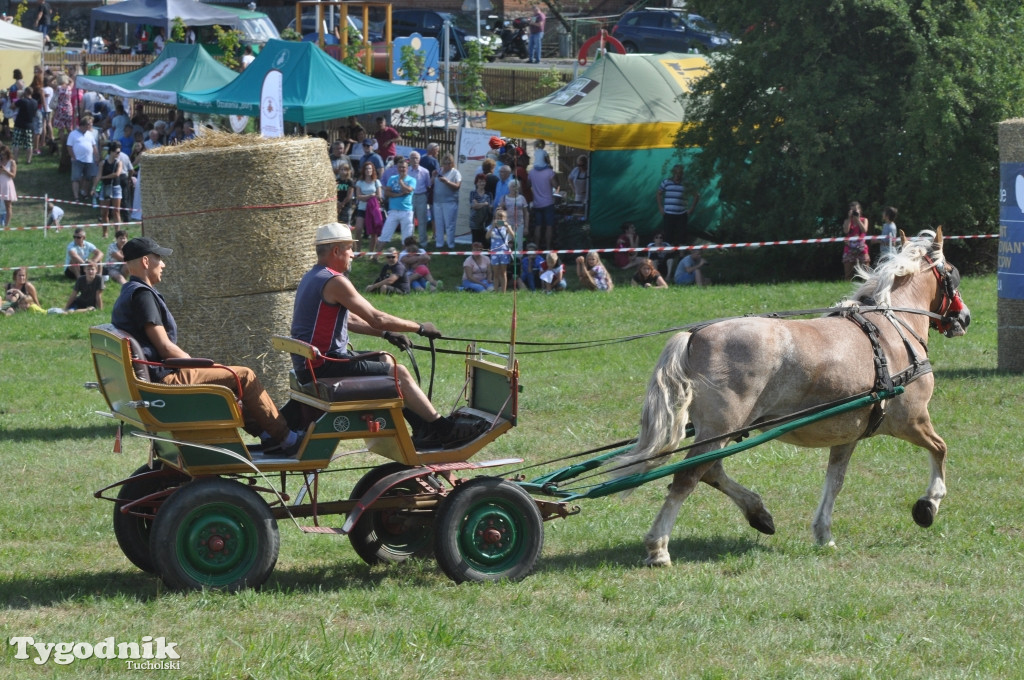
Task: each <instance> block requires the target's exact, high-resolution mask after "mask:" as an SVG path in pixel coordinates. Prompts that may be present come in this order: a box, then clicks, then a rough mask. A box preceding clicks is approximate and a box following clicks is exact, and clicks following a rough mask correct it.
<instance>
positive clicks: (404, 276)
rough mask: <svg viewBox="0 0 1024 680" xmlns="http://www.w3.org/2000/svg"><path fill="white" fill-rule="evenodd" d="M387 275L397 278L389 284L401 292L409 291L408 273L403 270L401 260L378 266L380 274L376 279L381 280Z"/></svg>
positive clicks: (403, 266)
mask: <svg viewBox="0 0 1024 680" xmlns="http://www.w3.org/2000/svg"><path fill="white" fill-rule="evenodd" d="M389 276H397V277H398V278H397V279H396V280H395V282H394V283H392V284H390V285H392V286H394V287H395V288H397V289H398V290H400V291H402V292H403V293H408V292H409V275H408V273H406V271H405V265H404V264H402V263H401V262H398V263H396V264H393V265H392V264H386V265H384V266H383V267H381V268H380V275H379V276H377V281H383V280H384V279H386V278H388V277H389Z"/></svg>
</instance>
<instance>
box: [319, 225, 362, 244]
mask: <svg viewBox="0 0 1024 680" xmlns="http://www.w3.org/2000/svg"><path fill="white" fill-rule="evenodd" d="M345 241H347V242H349V243H355V239H353V238H352V230H351V229H349V228H348V225H347V224H342V223H341V222H330V223H328V224H325V225H323V226H322V227H318V228H317V230H316V241H315V243H316V245H320V244H321V243H340V242H345Z"/></svg>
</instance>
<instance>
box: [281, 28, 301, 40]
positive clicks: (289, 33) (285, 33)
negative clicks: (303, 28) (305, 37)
mask: <svg viewBox="0 0 1024 680" xmlns="http://www.w3.org/2000/svg"><path fill="white" fill-rule="evenodd" d="M281 40H290V41H292V42H300V41H301V40H302V34H301V33H299V32H298V31H296V30H295V29H294V28H285V29H284V30H282V31H281Z"/></svg>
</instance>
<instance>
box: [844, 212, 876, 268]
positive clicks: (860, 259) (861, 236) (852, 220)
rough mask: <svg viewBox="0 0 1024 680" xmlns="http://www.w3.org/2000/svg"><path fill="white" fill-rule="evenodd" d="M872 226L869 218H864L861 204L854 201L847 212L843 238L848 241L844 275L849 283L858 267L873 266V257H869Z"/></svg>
mask: <svg viewBox="0 0 1024 680" xmlns="http://www.w3.org/2000/svg"><path fill="white" fill-rule="evenodd" d="M870 228H871V225H870V224H869V223H868V218H867V217H865V216H864V211H863V210H861V207H860V203H858V202H857V201H854V202H853V203H851V204H850V207H849V209H848V210H847V212H846V219H845V220H843V236H845V237H846V241H845V243H844V244H843V275H844V276H845V277H846V280H847V281H851V280H853V275H854V273H855V272H856V270H857V265H858V264H859V265H861V266H863V267H870V266H871V256H870V255H868V240H867V235H868V230H869V229H870Z"/></svg>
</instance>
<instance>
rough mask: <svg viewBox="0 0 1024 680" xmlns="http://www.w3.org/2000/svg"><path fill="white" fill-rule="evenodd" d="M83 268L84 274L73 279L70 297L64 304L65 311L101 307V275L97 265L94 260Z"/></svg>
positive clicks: (83, 310) (89, 309) (79, 310)
mask: <svg viewBox="0 0 1024 680" xmlns="http://www.w3.org/2000/svg"><path fill="white" fill-rule="evenodd" d="M83 270H84V271H85V274H83V275H82V276H79V277H78V280H77V281H75V288H74V290H72V291H71V297H69V298H68V303H67V304H66V305H64V311H65V312H91V311H92V310H94V309H103V277H102V276H100V275H99V267H98V266H97V265H96V263H95V262H89V263H87V264H86V265H85V266H84V267H83Z"/></svg>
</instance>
